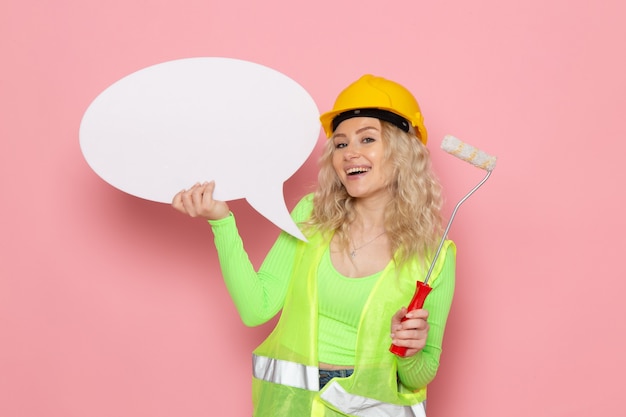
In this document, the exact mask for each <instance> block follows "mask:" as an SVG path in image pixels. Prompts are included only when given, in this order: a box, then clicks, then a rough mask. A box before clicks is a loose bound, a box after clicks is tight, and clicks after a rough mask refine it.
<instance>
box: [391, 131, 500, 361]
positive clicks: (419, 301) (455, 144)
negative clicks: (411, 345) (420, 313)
mask: <svg viewBox="0 0 626 417" xmlns="http://www.w3.org/2000/svg"><path fill="white" fill-rule="evenodd" d="M441 149H443V150H444V151H446V152H448V153H449V154H451V155H454V156H456V157H457V158H459V159H462V160H464V161H467V162H469V163H470V164H472V165H474V166H476V167H478V168H480V169H484V170H485V171H487V174H486V175H485V177H484V178H483V179H482V180H481V181H480V182H479V183H478V184H477V185H476V186H475V187H474V188H472V189H471V190H470V191H469V192H468V193H467V194H466V195H465V196H464V197H463V198H462V199H461V200H459V202H458V203H457V205H456V206H455V207H454V210H453V211H452V215H451V216H450V220H448V225H447V226H446V229H445V231H444V232H443V236H442V237H441V242H439V247H438V248H437V252H435V256H434V257H433V259H432V261H431V263H430V267H429V268H428V272H427V273H426V278H424V281H423V282H422V281H417V284H416V285H417V288H416V289H415V293H414V294H413V298H412V299H411V302H410V303H409V305H408V307H407V310H408V311H412V310H417V309H420V308H422V307H423V306H424V301H425V300H426V296H427V295H428V294H429V293H430V291H431V290H432V288H431V287H430V286H429V285H428V280H429V279H430V274H431V273H432V272H433V269H434V267H435V263H436V262H437V258H439V253H440V252H441V248H442V247H443V244H444V242H445V240H446V237H447V236H448V232H449V231H450V226H452V221H453V220H454V216H456V212H457V211H458V210H459V207H460V206H461V204H463V203H464V202H465V200H467V199H468V198H469V197H470V196H471V195H472V194H474V192H475V191H476V190H478V189H479V188H480V186H481V185H483V184H484V183H485V181H487V180H488V179H489V177H490V176H491V172H492V171H493V169H494V168H495V167H496V157H495V156H491V155H489V154H487V153H485V152H483V151H481V150H480V149H477V148H475V147H473V146H471V145H468V144H467V143H463V142H461V141H460V140H459V139H457V138H456V137H454V136H451V135H447V136H445V137H444V138H443V141H442V142H441ZM405 320H406V317H404V318H403V319H402V321H405ZM389 350H390V351H391V353H394V354H396V355H398V356H402V357H404V356H405V355H406V351H407V348H406V347H404V346H396V345H393V344H392V345H391V347H390V348H389Z"/></svg>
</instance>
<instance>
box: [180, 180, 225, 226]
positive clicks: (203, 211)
mask: <svg viewBox="0 0 626 417" xmlns="http://www.w3.org/2000/svg"><path fill="white" fill-rule="evenodd" d="M213 190H215V181H211V182H204V183H202V184H200V183H197V184H195V185H194V186H193V187H191V188H190V189H188V190H182V191H181V192H179V193H178V194H176V195H175V196H174V199H173V200H172V207H174V208H175V209H176V210H178V211H180V212H181V213H183V214H186V215H188V216H190V217H202V218H204V219H206V220H219V219H223V218H225V217H228V215H229V214H230V209H229V208H228V204H226V202H224V201H219V200H214V199H213Z"/></svg>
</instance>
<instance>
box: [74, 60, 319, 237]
mask: <svg viewBox="0 0 626 417" xmlns="http://www.w3.org/2000/svg"><path fill="white" fill-rule="evenodd" d="M319 134H320V123H319V111H318V108H317V106H316V104H315V102H314V100H313V98H312V97H311V96H310V95H309V94H308V92H307V91H306V90H305V89H304V88H303V87H302V86H300V85H299V84H298V83H296V82H295V81H293V80H292V79H290V78H289V77H287V76H285V75H284V74H282V73H280V72H278V71H276V70H273V69H271V68H268V67H266V66H263V65H260V64H256V63H253V62H249V61H242V60H237V59H231V58H221V57H199V58H187V59H180V60H175V61H169V62H164V63H161V64H157V65H153V66H150V67H147V68H144V69H142V70H139V71H137V72H135V73H132V74H130V75H128V76H126V77H124V78H122V79H121V80H119V81H117V82H115V83H114V84H113V85H111V86H110V87H108V88H107V89H106V90H104V91H103V92H102V93H101V94H100V95H98V96H97V97H96V99H95V100H94V101H93V102H92V103H91V104H90V105H89V107H88V108H87V110H86V112H85V114H84V115H83V119H82V121H81V124H80V133H79V137H80V147H81V150H82V153H83V156H84V157H85V159H86V161H87V163H88V164H89V166H90V167H91V168H92V169H93V170H94V171H95V172H96V174H98V176H100V177H101V178H102V179H103V180H105V181H106V182H108V183H109V184H111V185H113V186H114V187H116V188H118V189H120V190H122V191H124V192H126V193H129V194H132V195H134V196H137V197H140V198H144V199H147V200H151V201H157V202H161V203H168V204H170V203H171V201H172V198H173V196H174V195H175V194H176V193H177V192H179V191H180V190H182V189H186V188H189V187H190V186H192V185H193V184H195V183H196V182H203V181H210V180H215V183H216V188H215V193H214V197H215V198H216V199H218V200H224V201H228V200H236V199H240V198H245V199H246V200H247V201H248V202H249V203H250V205H251V206H252V207H254V208H255V210H257V211H258V212H259V213H260V214H261V215H263V216H264V217H266V218H267V219H268V220H270V221H271V222H272V223H274V224H275V225H276V226H278V227H279V228H281V229H282V230H284V231H286V232H287V233H289V234H291V235H293V236H295V237H297V238H299V239H302V240H306V239H305V238H304V236H303V235H302V233H301V232H300V230H299V229H298V227H297V226H296V225H295V223H294V222H293V220H292V219H291V217H290V216H289V211H288V209H287V207H286V205H285V200H284V196H283V183H284V182H285V181H286V180H287V179H288V178H289V177H290V176H291V175H293V173H294V172H296V171H297V170H298V169H299V168H300V167H301V166H302V164H304V162H305V160H306V159H307V158H308V157H309V155H310V154H311V152H312V151H313V149H314V147H315V144H316V142H317V140H318V138H319Z"/></svg>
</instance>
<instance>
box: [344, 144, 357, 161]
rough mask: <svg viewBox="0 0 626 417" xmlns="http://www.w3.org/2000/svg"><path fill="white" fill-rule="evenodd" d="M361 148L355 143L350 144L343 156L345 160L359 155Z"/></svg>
mask: <svg viewBox="0 0 626 417" xmlns="http://www.w3.org/2000/svg"><path fill="white" fill-rule="evenodd" d="M359 155H360V154H359V150H358V149H357V147H356V146H354V145H353V144H349V145H348V146H346V147H345V149H344V152H343V157H344V159H345V160H350V159H355V158H358V157H359Z"/></svg>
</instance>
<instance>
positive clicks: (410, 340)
mask: <svg viewBox="0 0 626 417" xmlns="http://www.w3.org/2000/svg"><path fill="white" fill-rule="evenodd" d="M405 316H406V320H405V321H402V319H403V318H404V317H405ZM427 318H428V311H426V310H424V309H417V310H413V311H411V312H408V313H407V309H406V307H402V308H401V309H400V310H398V311H397V312H396V314H394V315H393V317H392V318H391V339H392V343H393V344H394V345H396V346H403V347H406V348H407V351H406V355H405V356H413V355H415V354H416V353H417V352H419V351H420V350H422V349H424V346H426V338H427V337H428V329H429V326H428V321H427V320H426V319H427Z"/></svg>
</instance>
